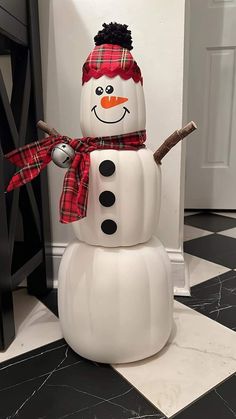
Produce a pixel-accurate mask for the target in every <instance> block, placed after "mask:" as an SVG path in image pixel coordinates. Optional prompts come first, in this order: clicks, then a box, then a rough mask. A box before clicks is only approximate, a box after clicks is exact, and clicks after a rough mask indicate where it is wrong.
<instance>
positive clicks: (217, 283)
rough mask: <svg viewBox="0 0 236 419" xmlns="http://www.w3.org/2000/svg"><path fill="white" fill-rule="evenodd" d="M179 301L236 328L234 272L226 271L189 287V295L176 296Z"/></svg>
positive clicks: (235, 280)
mask: <svg viewBox="0 0 236 419" xmlns="http://www.w3.org/2000/svg"><path fill="white" fill-rule="evenodd" d="M176 300H177V301H179V302H180V303H183V304H185V305H187V306H188V307H190V308H192V309H193V310H196V311H198V312H199V313H201V314H204V315H205V316H207V317H210V318H211V319H213V320H216V321H217V322H219V323H221V324H223V325H224V326H226V327H229V328H230V329H232V330H236V272H235V271H228V272H226V273H225V274H223V275H219V276H216V277H215V278H212V279H209V280H208V281H205V282H202V283H201V284H198V285H195V286H194V287H192V288H191V297H176Z"/></svg>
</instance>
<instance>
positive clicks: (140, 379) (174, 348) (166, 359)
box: [113, 302, 236, 417]
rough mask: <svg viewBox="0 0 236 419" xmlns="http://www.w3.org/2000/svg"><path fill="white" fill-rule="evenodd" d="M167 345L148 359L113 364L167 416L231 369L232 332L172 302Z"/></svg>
mask: <svg viewBox="0 0 236 419" xmlns="http://www.w3.org/2000/svg"><path fill="white" fill-rule="evenodd" d="M174 319H175V327H174V328H173V329H174V330H173V333H172V336H171V339H170V342H169V343H168V344H167V346H166V347H165V348H164V349H163V350H162V351H161V352H160V353H159V354H157V355H156V356H153V357H151V358H148V359H147V360H143V361H139V362H135V363H131V364H124V365H115V366H113V367H114V368H115V369H116V370H117V371H118V372H119V373H120V374H121V375H122V376H124V377H125V378H126V379H127V380H128V381H130V382H131V383H132V384H133V385H134V386H135V387H136V388H137V389H138V390H139V391H140V392H141V393H142V394H143V395H144V396H145V397H146V398H147V399H148V400H150V401H151V402H152V403H153V404H154V405H155V406H156V407H158V408H159V409H160V410H161V411H162V412H163V413H165V414H166V415H167V416H168V417H169V416H171V415H174V414H175V413H176V412H178V411H179V410H180V409H183V408H184V407H185V406H187V405H188V404H189V403H191V402H193V401H194V400H196V399H197V398H198V397H200V396H201V395H202V394H203V393H205V392H206V391H208V390H210V389H211V388H212V387H213V386H215V385H216V384H217V383H219V382H220V381H222V380H224V379H225V378H227V377H228V376H229V375H230V374H232V373H234V372H235V371H236V337H235V333H234V332H233V331H232V330H230V329H228V328H226V327H224V326H222V325H221V324H219V323H217V322H215V321H213V320H211V319H209V318H207V317H206V316H203V315H202V314H199V313H197V312H196V311H194V310H192V309H190V308H188V307H186V306H184V305H183V304H180V303H178V302H175V304H174Z"/></svg>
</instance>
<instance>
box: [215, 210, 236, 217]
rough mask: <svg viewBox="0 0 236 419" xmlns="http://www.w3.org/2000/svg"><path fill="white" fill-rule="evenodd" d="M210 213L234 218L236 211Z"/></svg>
mask: <svg viewBox="0 0 236 419" xmlns="http://www.w3.org/2000/svg"><path fill="white" fill-rule="evenodd" d="M212 214H217V215H222V216H224V217H230V218H236V212H230V211H229V212H227V211H226V212H212Z"/></svg>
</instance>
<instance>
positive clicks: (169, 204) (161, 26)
mask: <svg viewBox="0 0 236 419" xmlns="http://www.w3.org/2000/svg"><path fill="white" fill-rule="evenodd" d="M184 3H185V2H184V0H171V1H166V0H148V1H146V2H145V1H143V0H119V2H117V0H116V1H115V0H66V1H65V0H50V1H48V0H40V1H39V12H40V30H41V49H42V68H43V89H44V106H45V119H46V121H47V122H48V123H50V124H51V125H53V126H55V127H56V128H57V129H58V131H60V132H63V133H66V134H67V135H69V136H76V137H78V136H80V135H81V131H80V125H79V109H80V92H81V68H82V65H83V63H84V60H85V59H86V57H87V55H88V53H89V52H90V51H91V50H92V48H93V45H94V44H93V37H94V36H95V35H96V33H97V31H98V30H99V29H101V25H102V23H103V22H110V21H117V22H119V23H126V24H128V25H129V28H130V29H131V30H132V36H133V45H134V49H133V50H132V53H133V55H134V57H135V59H136V61H137V62H138V64H139V66H140V68H141V70H142V73H143V77H144V90H145V97H146V105H147V135H148V141H147V145H148V146H149V147H150V148H151V149H153V151H155V150H156V149H157V147H158V146H159V145H160V143H161V142H162V141H163V140H164V139H165V138H166V137H167V136H168V135H169V134H170V133H171V132H172V131H174V130H175V129H176V128H179V127H181V126H182V100H183V96H182V91H183V49H184ZM181 147H182V146H181V144H179V145H177V146H176V147H175V149H174V150H172V151H171V152H170V153H169V155H168V156H167V157H166V158H165V159H164V160H163V164H162V169H163V191H162V208H161V217H160V222H159V226H157V233H158V235H159V237H160V238H161V240H162V241H163V243H164V245H165V246H166V247H167V248H168V249H169V250H171V253H172V256H173V257H172V258H174V259H175V255H176V254H177V259H178V257H179V256H178V255H179V254H180V255H181V252H182V248H181V246H182V243H181V240H182V231H181V230H182V217H183V214H182V207H181V183H180V181H181ZM62 179H63V171H62V170H61V169H57V168H56V167H55V166H51V167H50V173H49V183H50V194H51V213H52V237H53V242H54V244H55V245H57V246H60V244H61V243H67V242H68V241H69V240H70V239H71V238H72V237H73V234H72V231H71V227H70V226H67V225H66V226H65V225H61V224H60V223H59V222H58V203H59V196H60V192H61V187H62ZM182 186H183V185H182ZM181 260H183V259H181ZM179 286H181V284H179Z"/></svg>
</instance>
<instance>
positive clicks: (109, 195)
mask: <svg viewBox="0 0 236 419" xmlns="http://www.w3.org/2000/svg"><path fill="white" fill-rule="evenodd" d="M115 200H116V197H115V195H114V194H113V192H110V191H104V192H102V193H101V194H100V195H99V201H100V204H102V205H103V206H104V207H111V206H112V205H113V204H114V202H115Z"/></svg>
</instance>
